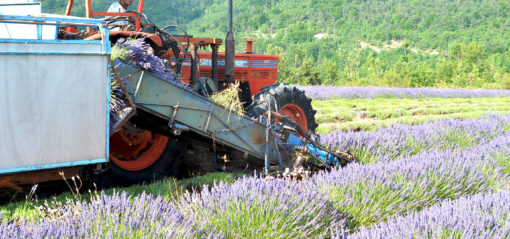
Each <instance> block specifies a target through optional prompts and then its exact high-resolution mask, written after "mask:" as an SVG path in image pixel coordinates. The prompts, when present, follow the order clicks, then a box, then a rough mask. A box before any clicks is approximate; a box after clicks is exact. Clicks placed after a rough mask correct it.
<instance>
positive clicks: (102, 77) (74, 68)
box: [0, 0, 110, 190]
mask: <svg viewBox="0 0 510 239" xmlns="http://www.w3.org/2000/svg"><path fill="white" fill-rule="evenodd" d="M15 1H17V2H18V3H15V4H14V5H13V4H11V5H5V4H2V5H0V14H1V15H0V145H1V146H0V186H8V187H11V188H15V189H18V190H19V189H20V188H19V187H18V186H16V184H23V183H28V182H30V181H33V177H38V178H39V179H41V178H51V179H53V178H54V177H56V178H58V177H59V175H58V173H55V170H53V171H52V170H51V169H59V170H62V169H66V168H69V169H75V171H76V169H77V168H79V166H83V165H90V164H99V163H104V162H107V161H108V155H109V152H108V149H109V147H108V142H109V100H110V73H109V57H110V41H109V31H108V29H105V28H104V22H103V21H102V20H97V19H87V18H76V17H62V16H60V17H51V16H50V17H48V16H37V9H36V10H35V13H36V14H31V15H35V16H31V15H25V16H21V15H5V14H4V13H5V12H11V13H16V11H18V10H19V7H27V6H30V7H31V8H34V6H35V8H37V6H39V13H40V4H39V3H37V2H33V1H30V0H28V1H21V0H15ZM31 8H30V9H31ZM32 10H33V9H32ZM70 25H72V26H80V27H94V28H97V29H98V30H99V32H101V34H102V36H103V38H102V40H93V41H88V40H59V39H58V38H57V32H58V31H57V29H58V27H59V26H70ZM77 166H78V167H77ZM41 170H43V171H41ZM32 171H37V172H38V174H33V175H32V177H26V176H23V177H17V175H18V174H19V173H26V172H32ZM45 172H46V173H45ZM73 172H74V171H73ZM43 181H45V180H43Z"/></svg>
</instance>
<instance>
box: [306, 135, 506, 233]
mask: <svg viewBox="0 0 510 239" xmlns="http://www.w3.org/2000/svg"><path fill="white" fill-rule="evenodd" d="M508 145H510V133H507V134H505V135H502V136H498V137H496V138H494V139H493V140H491V141H490V142H487V143H484V144H480V145H477V146H475V147H471V148H469V149H467V150H459V149H455V148H449V149H435V150H431V151H429V152H427V153H421V154H417V155H414V156H410V157H405V158H400V159H397V160H394V161H388V162H381V163H375V164H369V165H362V164H349V165H348V166H346V167H344V168H338V169H334V170H332V171H331V172H323V173H319V174H318V175H316V176H314V177H313V178H312V179H311V180H310V183H311V188H310V190H312V189H313V190H319V191H323V192H325V193H328V194H329V198H330V200H331V201H332V202H334V203H335V205H336V207H337V208H338V210H339V211H340V212H341V213H345V214H347V215H348V216H347V219H348V221H347V222H346V225H347V228H350V229H351V230H353V229H356V228H358V227H359V226H370V225H372V224H374V223H377V222H380V221H383V220H386V219H388V218H390V217H392V216H394V215H400V214H406V213H408V212H409V211H411V210H420V209H422V208H425V207H428V206H431V205H433V204H435V203H437V202H438V201H441V200H444V199H455V198H458V197H460V196H464V195H472V194H476V193H480V192H490V191H492V190H495V189H497V188H498V187H500V186H501V185H502V184H508V175H507V174H505V173H503V171H502V170H503V169H502V168H501V162H502V161H504V160H508V155H510V147H508Z"/></svg>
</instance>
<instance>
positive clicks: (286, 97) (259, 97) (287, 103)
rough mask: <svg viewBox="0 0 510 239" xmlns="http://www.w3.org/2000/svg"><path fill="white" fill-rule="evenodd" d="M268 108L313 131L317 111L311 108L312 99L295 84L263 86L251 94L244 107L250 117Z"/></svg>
mask: <svg viewBox="0 0 510 239" xmlns="http://www.w3.org/2000/svg"><path fill="white" fill-rule="evenodd" d="M268 110H271V111H275V112H279V113H281V114H284V115H287V116H289V117H290V118H291V119H293V120H294V121H295V122H296V123H298V124H299V125H301V127H302V128H303V129H304V130H307V131H310V132H314V131H315V129H316V128H317V123H315V113H317V111H315V110H314V109H313V108H312V100H311V99H310V98H308V97H306V95H305V92H304V91H302V90H300V89H298V88H296V87H295V86H289V85H286V84H274V85H269V86H265V87H263V88H262V89H261V90H260V92H259V93H257V94H255V95H254V96H253V102H252V103H251V104H250V105H249V106H248V107H246V112H247V114H248V115H249V116H251V117H258V116H260V115H263V114H264V113H266V112H267V111H268Z"/></svg>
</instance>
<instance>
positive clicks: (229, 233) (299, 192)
mask: <svg viewBox="0 0 510 239" xmlns="http://www.w3.org/2000/svg"><path fill="white" fill-rule="evenodd" d="M509 119H510V118H508V117H506V116H505V117H497V116H489V117H487V118H486V119H484V120H486V121H487V122H488V123H487V124H490V123H493V124H496V125H504V124H507V125H508V123H510V121H509ZM443 122H445V123H443V125H442V127H443V128H445V130H446V131H448V132H455V131H459V130H463V131H466V132H469V134H470V137H475V138H477V139H476V141H475V142H476V143H475V144H470V145H469V147H467V148H463V147H459V145H458V144H446V145H445V146H444V147H439V148H432V149H430V150H423V151H421V152H417V153H414V154H412V155H411V154H401V155H400V156H399V157H396V158H394V157H392V156H385V155H382V153H381V156H382V157H384V158H388V159H389V158H391V159H392V160H380V161H381V162H377V163H372V164H368V165H362V164H351V165H348V166H347V167H344V168H339V169H335V170H332V171H331V172H324V173H321V174H318V175H315V176H313V177H312V178H311V179H310V180H307V181H303V182H291V181H288V180H283V179H277V180H264V179H259V178H245V179H241V180H239V181H237V182H235V183H233V184H232V185H227V184H223V183H220V184H217V185H214V186H213V187H211V188H210V189H204V190H203V191H201V192H191V193H187V194H184V195H182V196H180V197H179V198H178V199H176V200H175V201H165V200H163V199H162V198H161V197H155V196H151V195H140V196H137V197H134V198H129V197H127V196H126V195H125V194H116V195H113V196H106V195H99V196H97V197H95V199H94V200H92V202H90V203H73V204H68V205H65V206H63V207H62V208H61V209H59V210H49V211H50V212H51V213H50V214H49V216H47V217H44V218H39V219H36V220H34V221H30V220H20V221H15V222H10V223H4V224H2V225H0V237H1V238H27V237H28V238H45V237H55V238H60V237H71V238H134V237H135V238H136V237H138V238H142V237H143V238H234V237H239V238H251V237H255V238H259V237H271V238H316V237H318V238H324V237H329V236H338V237H341V236H344V235H351V236H353V237H358V236H359V237H364V238H367V237H371V235H375V238H377V237H379V236H380V237H385V236H384V235H395V234H393V233H395V232H397V230H398V229H395V228H396V226H395V224H398V220H406V219H394V220H397V221H396V222H393V221H392V220H393V219H392V218H393V217H395V216H400V215H406V214H409V213H411V214H412V212H414V211H421V210H422V209H424V208H427V207H430V206H433V205H435V204H437V203H438V202H441V201H444V200H454V199H458V198H462V197H465V196H470V195H480V193H492V192H494V191H497V190H500V189H501V188H504V187H505V185H506V187H507V186H508V183H509V178H508V167H509V165H508V161H509V160H510V157H509V156H510V147H508V146H509V145H510V132H509V130H508V128H505V126H494V127H495V128H491V127H489V126H485V127H489V128H484V126H480V127H479V128H477V125H479V124H480V125H483V121H469V120H464V121H460V120H457V121H456V120H452V121H451V122H450V121H443ZM448 122H449V123H448ZM434 124H437V122H436V123H431V124H428V126H429V127H431V128H434V127H433V126H434ZM467 125H470V126H467ZM400 127H409V126H400ZM415 127H417V128H419V127H422V126H415ZM500 127H503V128H500ZM440 128H441V127H438V129H440ZM471 128H473V129H471ZM468 129H471V130H468ZM488 131H495V132H494V133H492V132H491V133H488ZM397 132H400V131H397ZM401 132H404V133H402V134H405V132H407V131H405V130H402V131H401ZM411 132H412V130H409V132H408V133H409V134H411ZM477 132H478V133H477ZM354 136H355V135H353V137H354ZM356 137H357V136H356ZM402 137H404V136H402ZM410 137H411V138H412V137H419V134H418V135H416V136H410ZM447 141H448V139H444V142H447ZM395 150H398V149H395ZM387 153H388V154H394V152H390V151H388V152H387ZM505 170H506V171H505ZM476 197H480V196H476ZM462 200H470V199H462ZM472 200H475V201H476V200H478V199H476V198H474V199H472ZM478 201H480V200H478ZM486 202H487V203H488V204H490V203H491V202H492V201H491V200H486ZM483 203H484V201H481V203H480V204H481V206H480V207H481V209H487V210H489V209H491V207H497V208H499V207H498V206H492V204H491V205H488V204H487V205H483ZM453 204H455V202H453ZM508 204H509V202H508V200H506V201H503V203H501V205H502V206H501V207H502V208H503V209H502V210H504V209H505V207H508ZM445 205H447V204H445ZM445 207H447V206H445ZM447 208H448V207H447ZM451 208H454V206H451ZM433 210H434V207H431V209H426V210H423V211H421V213H425V214H427V213H428V214H427V215H430V216H423V217H436V215H435V214H433V213H432V212H433ZM452 210H454V209H452ZM458 210H459V212H458V213H461V212H463V211H462V210H468V209H463V208H459V209H458ZM473 210H477V209H473ZM418 213H420V212H418ZM455 213H456V212H452V214H453V215H456V214H455ZM486 214H487V213H486ZM413 215H415V214H412V215H410V216H409V217H413ZM416 215H417V214H416ZM420 215H421V214H420ZM483 215H485V214H483ZM414 217H416V216H414ZM417 217H418V218H419V217H420V216H417ZM492 217H493V218H492V219H493V220H492V219H491V220H492V221H487V224H486V225H489V226H486V227H482V228H481V229H480V230H471V231H469V230H464V228H465V227H470V226H472V225H471V224H473V223H478V222H473V221H469V220H467V219H466V220H465V221H458V223H457V224H455V223H450V224H444V225H442V226H437V227H432V226H430V227H429V228H428V229H423V228H424V227H428V226H429V225H431V224H430V223H433V220H436V219H430V220H432V222H425V221H423V220H422V221H420V220H419V219H416V220H414V219H413V220H414V221H413V222H416V223H417V224H416V225H414V227H411V226H409V227H408V230H407V231H406V232H405V233H410V234H409V235H425V236H424V237H427V235H428V234H419V233H432V235H435V234H434V233H441V232H442V231H447V232H451V233H454V234H455V235H462V237H465V238H473V237H481V236H486V235H489V236H494V237H504V236H505V235H507V234H505V233H507V231H505V229H506V228H507V227H508V223H507V221H508V214H504V213H503V214H497V213H495V214H492ZM484 218H488V217H484ZM385 220H389V221H388V224H387V225H388V226H385V225H386V224H379V223H381V222H382V221H385ZM437 220H440V219H437ZM445 220H446V219H445ZM448 220H451V219H448ZM487 220H489V219H487ZM391 223H393V224H391ZM420 223H421V224H420ZM427 223H429V224H427ZM470 223H471V224H470ZM484 223H485V221H484ZM461 224H463V225H464V226H462V225H461ZM370 227H371V229H370ZM366 228H369V229H366ZM358 230H359V232H357V231H358ZM367 230H375V231H374V232H372V231H370V232H367ZM377 230H379V231H377ZM420 230H421V231H420ZM424 230H425V231H424ZM426 230H429V231H426ZM441 230H442V231H441ZM356 232H357V233H356ZM363 233H365V234H363ZM367 233H368V234H367ZM413 233H416V234H413ZM364 235H368V236H364ZM397 235H398V234H397ZM396 237H398V236H396Z"/></svg>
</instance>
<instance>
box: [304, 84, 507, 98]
mask: <svg viewBox="0 0 510 239" xmlns="http://www.w3.org/2000/svg"><path fill="white" fill-rule="evenodd" d="M298 88H299V89H300V90H304V91H305V93H306V95H308V96H309V97H311V98H313V99H316V100H323V99H331V98H347V99H372V98H378V97H384V98H394V97H395V98H414V99H416V98H422V97H425V98H431V97H439V98H456V97H461V98H468V97H500V96H510V90H481V89H478V90H467V89H429V88H384V87H334V86H298Z"/></svg>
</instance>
